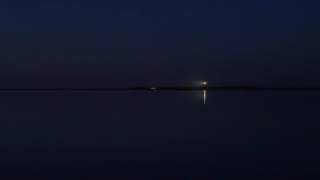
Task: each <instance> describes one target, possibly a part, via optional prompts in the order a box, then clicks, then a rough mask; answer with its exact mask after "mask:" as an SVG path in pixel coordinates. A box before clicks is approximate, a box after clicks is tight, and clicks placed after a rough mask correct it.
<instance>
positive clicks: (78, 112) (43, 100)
mask: <svg viewBox="0 0 320 180" xmlns="http://www.w3.org/2000/svg"><path fill="white" fill-rule="evenodd" d="M319 130H320V92H283V91H281V92H274V91H270V92H263V91H262V92H259V91H256V92H240V91H239V92H208V97H207V104H203V99H202V92H153V93H152V92H116V91H115V92H112V91H111V92H110V91H108V92H10V91H8V92H1V94H0V134H1V136H0V138H1V139H0V143H1V146H0V148H1V149H0V151H1V154H0V171H1V173H0V176H1V177H23V178H25V177H34V178H35V177H37V178H38V177H39V178H45V179H72V178H79V179H80V178H84V177H89V178H88V179H106V178H116V179H122V178H126V179H137V178H139V179H142V178H146V179H157V178H163V179H168V178H176V179H179V178H180V179H227V178H231V177H247V178H250V177H252V178H259V179H261V178H263V177H265V178H272V179H274V178H276V177H277V178H279V179H285V177H301V178H302V177H303V178H306V177H311V176H314V175H317V173H318V171H319V167H320V166H319V163H320V146H319V145H320V142H319V138H320V136H319V133H318V132H319Z"/></svg>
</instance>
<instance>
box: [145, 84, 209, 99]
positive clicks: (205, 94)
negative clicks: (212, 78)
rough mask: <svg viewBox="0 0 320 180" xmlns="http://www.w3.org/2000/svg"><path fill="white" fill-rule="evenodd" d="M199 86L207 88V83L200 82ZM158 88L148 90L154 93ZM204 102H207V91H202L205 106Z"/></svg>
mask: <svg viewBox="0 0 320 180" xmlns="http://www.w3.org/2000/svg"><path fill="white" fill-rule="evenodd" d="M200 85H201V86H207V85H208V81H201V82H200ZM157 89H158V88H157V87H155V86H153V87H151V88H150V90H152V91H156V90H157ZM206 101H207V91H206V90H203V104H206Z"/></svg>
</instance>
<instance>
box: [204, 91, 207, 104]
mask: <svg viewBox="0 0 320 180" xmlns="http://www.w3.org/2000/svg"><path fill="white" fill-rule="evenodd" d="M206 100H207V91H206V90H204V91H203V104H206Z"/></svg>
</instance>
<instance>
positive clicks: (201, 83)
mask: <svg viewBox="0 0 320 180" xmlns="http://www.w3.org/2000/svg"><path fill="white" fill-rule="evenodd" d="M200 85H202V86H206V85H208V81H201V82H200ZM157 89H158V88H157V87H155V86H153V87H151V88H150V90H153V91H155V90H157Z"/></svg>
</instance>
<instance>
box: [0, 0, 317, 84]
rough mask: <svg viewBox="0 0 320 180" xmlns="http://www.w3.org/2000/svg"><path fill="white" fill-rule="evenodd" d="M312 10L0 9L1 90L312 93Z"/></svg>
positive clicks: (10, 4) (269, 2)
mask: <svg viewBox="0 0 320 180" xmlns="http://www.w3.org/2000/svg"><path fill="white" fill-rule="evenodd" d="M317 7H319V3H315V2H314V3H310V1H309V2H306V1H302V0H301V1H297V0H296V1H295V0H255V1H254V0H248V1H238V0H216V1H214V0H210V1H172V0H171V1H169V0H162V1H147V0H138V1H129V0H118V1H95V0H91V1H84V0H78V1H71V0H65V1H63V0H60V1H57V0H52V1H40V0H29V1H22V0H21V1H18V0H10V1H9V0H4V1H1V2H0V25H1V29H0V39H1V41H0V56H1V61H0V75H1V77H0V82H1V83H2V85H1V87H2V86H3V87H93V86H94V87H97V86H99V87H101V86H110V85H111V86H119V85H130V84H148V83H176V82H178V83H182V82H193V81H195V80H200V79H208V80H209V81H210V82H212V83H214V82H219V83H246V84H257V83H262V84H316V83H318V84H320V71H318V69H319V68H320V63H319V62H318V59H319V57H320V54H319V52H318V49H319V40H320V36H319V32H320V22H319V18H320V13H319V12H317Z"/></svg>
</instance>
